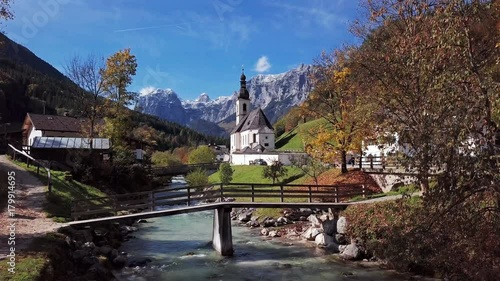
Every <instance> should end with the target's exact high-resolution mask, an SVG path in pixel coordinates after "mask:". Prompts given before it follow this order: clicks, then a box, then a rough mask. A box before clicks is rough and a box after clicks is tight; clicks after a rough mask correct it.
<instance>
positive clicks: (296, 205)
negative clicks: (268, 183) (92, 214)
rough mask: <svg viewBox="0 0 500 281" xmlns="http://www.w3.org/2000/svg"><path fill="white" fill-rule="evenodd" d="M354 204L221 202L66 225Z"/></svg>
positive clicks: (343, 207)
mask: <svg viewBox="0 0 500 281" xmlns="http://www.w3.org/2000/svg"><path fill="white" fill-rule="evenodd" d="M353 204H356V203H287V202H283V203H281V202H253V203H252V202H221V203H210V204H203V205H197V206H190V207H179V208H175V209H168V210H161V211H152V212H142V213H137V214H130V215H122V216H111V217H104V218H95V219H87V220H81V221H73V222H70V223H68V225H70V226H85V225H89V224H96V223H106V222H112V221H119V220H124V219H134V220H137V219H147V218H155V217H164V216H173V215H179V214H185V213H193V212H200V211H207V210H214V209H218V208H319V209H322V208H325V209H326V208H334V209H342V210H343V209H345V208H347V207H348V206H349V205H353Z"/></svg>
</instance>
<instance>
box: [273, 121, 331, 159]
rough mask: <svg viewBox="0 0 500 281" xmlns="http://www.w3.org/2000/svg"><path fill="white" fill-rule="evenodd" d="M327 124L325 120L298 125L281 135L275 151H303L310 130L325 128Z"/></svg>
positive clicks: (309, 135)
mask: <svg viewBox="0 0 500 281" xmlns="http://www.w3.org/2000/svg"><path fill="white" fill-rule="evenodd" d="M327 124H328V122H327V121H326V120H325V119H316V120H313V121H309V122H306V123H304V124H300V125H298V126H297V127H296V128H294V129H293V130H291V131H289V132H286V133H284V134H282V135H281V136H280V137H279V138H278V139H277V140H276V149H277V150H282V151H283V150H300V151H303V150H304V140H305V139H307V138H309V137H311V130H312V129H315V128H318V127H320V126H326V125H327Z"/></svg>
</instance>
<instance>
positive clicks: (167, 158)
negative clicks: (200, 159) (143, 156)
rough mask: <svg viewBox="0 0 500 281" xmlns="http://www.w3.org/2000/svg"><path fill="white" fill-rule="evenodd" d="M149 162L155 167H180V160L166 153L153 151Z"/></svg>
mask: <svg viewBox="0 0 500 281" xmlns="http://www.w3.org/2000/svg"><path fill="white" fill-rule="evenodd" d="M151 162H152V163H153V165H155V166H167V167H168V166H177V165H182V162H181V160H180V159H179V158H177V157H176V156H175V155H173V154H172V153H170V152H168V151H155V152H154V153H153V155H152V156H151Z"/></svg>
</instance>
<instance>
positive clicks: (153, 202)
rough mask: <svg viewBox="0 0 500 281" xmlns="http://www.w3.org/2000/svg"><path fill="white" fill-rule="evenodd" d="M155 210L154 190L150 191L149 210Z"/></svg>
mask: <svg viewBox="0 0 500 281" xmlns="http://www.w3.org/2000/svg"><path fill="white" fill-rule="evenodd" d="M154 210H155V192H154V191H151V212H153V211H154Z"/></svg>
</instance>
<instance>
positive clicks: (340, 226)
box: [337, 217, 347, 234]
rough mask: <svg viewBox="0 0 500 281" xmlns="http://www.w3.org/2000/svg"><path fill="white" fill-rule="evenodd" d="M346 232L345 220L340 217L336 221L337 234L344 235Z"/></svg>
mask: <svg viewBox="0 0 500 281" xmlns="http://www.w3.org/2000/svg"><path fill="white" fill-rule="evenodd" d="M346 232H347V219H346V218H345V217H340V218H339V220H338V221H337V233H340V234H346Z"/></svg>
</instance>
